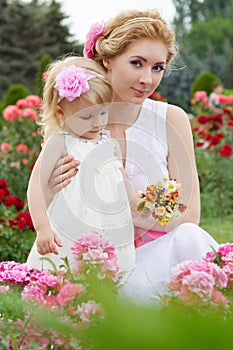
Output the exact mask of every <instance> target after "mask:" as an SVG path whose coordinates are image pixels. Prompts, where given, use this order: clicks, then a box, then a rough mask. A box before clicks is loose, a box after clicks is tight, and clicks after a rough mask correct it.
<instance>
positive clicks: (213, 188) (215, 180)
mask: <svg viewBox="0 0 233 350" xmlns="http://www.w3.org/2000/svg"><path fill="white" fill-rule="evenodd" d="M196 161H197V169H198V174H199V177H200V188H201V203H202V206H201V213H202V217H204V218H205V217H209V218H215V217H223V216H228V215H231V214H232V212H233V204H232V203H233V184H232V181H231V178H232V173H233V163H232V160H231V158H225V157H220V156H219V155H218V154H216V153H214V152H211V151H208V150H206V151H203V150H199V149H196Z"/></svg>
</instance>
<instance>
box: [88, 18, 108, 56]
mask: <svg viewBox="0 0 233 350" xmlns="http://www.w3.org/2000/svg"><path fill="white" fill-rule="evenodd" d="M106 29H107V23H106V22H102V23H94V24H92V26H91V29H90V30H89V32H88V33H87V35H86V41H85V44H84V49H83V56H84V57H87V58H92V57H93V56H94V47H95V43H96V40H97V39H98V38H100V37H101V36H102V35H103V34H104V33H105V31H106Z"/></svg>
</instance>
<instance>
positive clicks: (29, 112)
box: [22, 107, 37, 120]
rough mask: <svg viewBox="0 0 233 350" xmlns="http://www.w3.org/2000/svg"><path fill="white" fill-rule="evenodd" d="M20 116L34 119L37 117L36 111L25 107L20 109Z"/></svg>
mask: <svg viewBox="0 0 233 350" xmlns="http://www.w3.org/2000/svg"><path fill="white" fill-rule="evenodd" d="M22 116H23V117H27V118H29V119H32V120H35V119H36V117H37V114H36V111H35V110H34V109H32V108H30V107H29V108H25V109H23V110H22Z"/></svg>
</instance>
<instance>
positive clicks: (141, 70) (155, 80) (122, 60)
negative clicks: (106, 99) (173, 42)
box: [104, 39, 167, 104]
mask: <svg viewBox="0 0 233 350" xmlns="http://www.w3.org/2000/svg"><path fill="white" fill-rule="evenodd" d="M166 59H167V47H166V45H165V44H164V43H163V42H161V41H160V40H155V39H139V40H137V41H135V42H134V43H132V44H130V45H129V46H128V48H127V50H126V51H125V52H124V53H123V54H121V55H118V56H116V57H114V58H112V59H106V60H104V64H105V66H106V68H107V69H108V76H109V78H110V81H111V84H112V88H113V91H114V101H115V102H127V103H135V104H141V103H142V102H143V101H144V100H145V98H147V97H148V96H149V95H150V94H151V93H152V92H153V91H154V90H155V88H156V87H157V86H158V85H159V84H160V82H161V79H162V77H163V71H164V69H165V67H166Z"/></svg>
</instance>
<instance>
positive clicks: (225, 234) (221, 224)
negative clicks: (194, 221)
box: [200, 216, 233, 243]
mask: <svg viewBox="0 0 233 350" xmlns="http://www.w3.org/2000/svg"><path fill="white" fill-rule="evenodd" d="M232 223H233V217H232V216H228V217H222V218H221V217H218V218H202V219H201V223H200V226H201V227H202V228H203V229H204V230H206V231H207V232H208V233H209V234H210V235H211V236H212V237H213V238H214V239H215V240H216V241H217V242H219V243H226V242H233V232H232Z"/></svg>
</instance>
